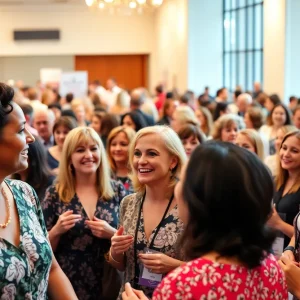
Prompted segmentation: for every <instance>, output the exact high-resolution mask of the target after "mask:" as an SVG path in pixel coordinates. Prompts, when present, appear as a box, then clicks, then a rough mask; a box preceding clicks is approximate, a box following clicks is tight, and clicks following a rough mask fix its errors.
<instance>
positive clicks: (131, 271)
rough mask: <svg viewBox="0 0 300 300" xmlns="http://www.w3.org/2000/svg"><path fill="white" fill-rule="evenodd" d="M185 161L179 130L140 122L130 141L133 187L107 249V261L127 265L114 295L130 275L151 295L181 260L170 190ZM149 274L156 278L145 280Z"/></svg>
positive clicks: (179, 225) (179, 224)
mask: <svg viewBox="0 0 300 300" xmlns="http://www.w3.org/2000/svg"><path fill="white" fill-rule="evenodd" d="M185 161H186V154H185V151H184V148H183V146H182V144H181V141H180V139H179V137H178V135H177V134H176V133H175V132H174V131H173V130H172V129H171V128H169V127H166V126H152V127H147V128H143V129H141V130H140V131H139V132H138V133H137V134H136V135H135V137H134V139H133V141H132V142H131V144H130V149H129V162H130V166H131V169H132V182H133V186H134V188H135V190H136V191H137V193H135V194H132V195H129V196H127V197H125V198H124V199H123V201H122V203H121V208H120V225H121V227H120V228H119V230H118V231H117V232H116V233H115V235H114V236H113V237H112V245H111V249H110V253H109V261H110V263H111V264H112V265H113V266H114V267H116V268H117V269H118V270H120V271H125V274H124V281H123V286H122V288H121V291H120V294H119V298H118V299H121V294H122V292H123V290H124V284H125V282H128V281H129V282H131V285H132V286H133V287H135V288H140V289H142V290H143V291H144V292H145V293H146V295H147V296H148V297H151V295H152V293H153V290H154V288H155V286H156V285H157V284H158V283H159V282H160V281H161V280H162V278H163V276H164V275H165V274H167V273H168V272H170V271H171V270H173V269H175V268H176V267H178V266H180V265H181V264H182V261H181V256H180V253H179V252H177V247H176V244H177V241H178V240H179V237H180V235H181V233H182V230H183V224H182V222H181V220H180V219H179V218H178V210H177V209H178V207H177V203H176V200H175V199H174V197H173V194H174V187H175V184H176V182H177V178H178V176H179V173H180V170H181V168H182V166H183V164H184V162H185ZM140 266H143V269H140ZM147 274H148V275H149V276H151V277H152V278H155V279H154V282H153V281H148V280H147Z"/></svg>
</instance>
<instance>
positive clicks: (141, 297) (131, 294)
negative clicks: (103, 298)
mask: <svg viewBox="0 0 300 300" xmlns="http://www.w3.org/2000/svg"><path fill="white" fill-rule="evenodd" d="M122 299H123V300H149V299H148V298H147V297H146V296H145V294H144V293H143V292H142V291H138V290H135V289H133V288H132V287H131V285H130V284H129V283H128V282H127V283H126V284H125V291H124V292H123V293H122Z"/></svg>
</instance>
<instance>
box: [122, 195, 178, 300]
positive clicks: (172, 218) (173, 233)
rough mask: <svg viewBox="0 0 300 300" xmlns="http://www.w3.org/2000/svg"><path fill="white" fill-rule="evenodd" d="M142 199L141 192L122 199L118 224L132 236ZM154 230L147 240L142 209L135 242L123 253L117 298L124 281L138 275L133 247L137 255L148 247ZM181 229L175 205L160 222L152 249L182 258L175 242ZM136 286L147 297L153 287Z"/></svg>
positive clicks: (149, 295)
mask: <svg viewBox="0 0 300 300" xmlns="http://www.w3.org/2000/svg"><path fill="white" fill-rule="evenodd" d="M142 199H143V194H141V193H135V194H132V195H129V196H127V197H125V198H124V199H123V201H122V203H121V208H120V225H122V226H123V227H124V234H129V235H132V236H133V237H134V236H135V232H136V225H137V220H138V214H139V210H140V206H141V203H142ZM155 231H156V228H155V229H154V230H153V232H152V234H151V236H150V238H149V241H147V238H146V235H145V230H144V218H143V210H142V212H141V218H140V222H139V226H138V234H137V244H136V245H132V246H130V248H129V249H128V251H127V252H126V253H125V259H126V267H125V274H124V279H123V283H122V288H121V290H120V294H119V298H118V299H122V296H121V295H122V292H123V291H124V285H125V283H126V282H132V281H133V280H134V277H135V275H139V274H135V258H134V247H136V249H137V256H138V254H139V253H143V250H144V248H145V247H147V248H149V246H150V243H151V241H152V239H153V236H154V234H155ZM182 231H183V223H182V221H181V220H180V219H179V217H178V208H177V205H176V206H175V207H174V208H173V209H171V210H169V212H168V213H167V215H166V217H165V218H164V220H163V222H162V223H161V227H160V229H159V232H158V233H157V236H156V238H155V240H154V243H153V247H152V249H153V250H155V251H159V252H162V253H164V254H166V255H168V256H170V257H173V258H175V259H180V260H182V257H181V255H180V251H179V250H178V249H177V242H178V240H179V236H180V235H181V233H182ZM136 260H137V263H138V264H139V263H140V262H139V259H138V257H136ZM138 288H139V289H141V290H143V291H144V293H145V294H146V296H147V297H148V298H151V296H152V293H153V289H151V288H148V287H144V286H139V287H138Z"/></svg>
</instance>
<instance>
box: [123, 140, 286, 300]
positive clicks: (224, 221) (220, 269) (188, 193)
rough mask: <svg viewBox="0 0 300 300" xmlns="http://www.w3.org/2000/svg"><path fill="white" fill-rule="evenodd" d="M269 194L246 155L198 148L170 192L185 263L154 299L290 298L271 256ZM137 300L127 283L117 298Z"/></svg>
mask: <svg viewBox="0 0 300 300" xmlns="http://www.w3.org/2000/svg"><path fill="white" fill-rule="evenodd" d="M195 166H197V168H195ZM273 190H274V188H273V181H272V178H271V176H270V174H269V172H268V170H267V169H266V167H265V166H264V165H263V163H262V162H260V161H259V159H258V158H257V157H256V156H255V155H253V154H252V153H251V152H249V151H247V150H245V149H242V148H238V147H237V146H235V145H232V144H229V143H222V142H208V143H206V144H204V145H202V146H199V147H198V148H196V149H195V151H194V152H193V154H192V156H191V159H190V161H189V164H188V166H187V168H186V169H183V171H182V176H181V179H180V181H179V183H178V184H177V186H176V189H175V198H176V200H177V203H178V208H179V210H180V218H181V219H182V220H183V221H184V223H185V225H186V226H185V234H183V239H182V247H183V249H184V252H185V255H186V258H187V259H188V260H190V262H189V263H187V264H184V265H182V266H181V267H179V268H177V269H176V270H174V271H173V272H171V273H169V274H168V275H167V276H166V277H165V278H164V279H163V280H162V282H161V284H160V285H159V286H158V287H157V289H156V290H155V292H154V294H153V298H152V299H155V300H173V299H174V300H175V299H201V300H202V299H203V300H206V299H228V300H233V299H236V300H242V299H288V293H287V287H286V282H285V279H284V275H283V273H282V271H281V269H280V267H279V265H278V263H277V261H276V259H275V258H274V256H273V255H272V254H270V253H269V249H271V245H272V243H273V241H274V233H273V232H272V231H271V230H270V229H269V228H268V227H266V221H267V219H268V217H269V215H270V214H271V201H272V198H273ZM135 299H143V300H144V299H146V298H145V296H144V295H143V294H142V293H141V292H140V291H136V290H134V289H132V288H131V287H130V285H129V284H127V285H126V289H125V292H124V293H123V300H135Z"/></svg>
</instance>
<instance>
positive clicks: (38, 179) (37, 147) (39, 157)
mask: <svg viewBox="0 0 300 300" xmlns="http://www.w3.org/2000/svg"><path fill="white" fill-rule="evenodd" d="M11 178H12V179H18V180H22V181H24V182H26V183H28V184H29V185H30V186H32V187H33V188H34V190H35V192H36V194H37V196H38V198H39V199H40V201H41V200H43V199H44V197H45V192H46V189H47V188H48V187H49V186H50V185H51V184H52V183H53V180H54V178H55V176H54V174H53V173H52V172H51V170H50V169H49V168H48V164H47V155H46V150H45V148H44V146H43V144H42V142H41V140H40V138H39V137H35V142H34V143H31V144H29V145H28V168H27V169H25V170H22V171H19V172H17V173H15V174H13V175H12V177H11Z"/></svg>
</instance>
